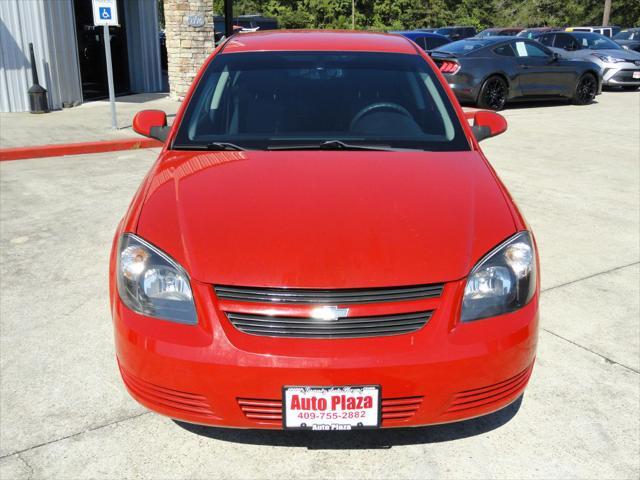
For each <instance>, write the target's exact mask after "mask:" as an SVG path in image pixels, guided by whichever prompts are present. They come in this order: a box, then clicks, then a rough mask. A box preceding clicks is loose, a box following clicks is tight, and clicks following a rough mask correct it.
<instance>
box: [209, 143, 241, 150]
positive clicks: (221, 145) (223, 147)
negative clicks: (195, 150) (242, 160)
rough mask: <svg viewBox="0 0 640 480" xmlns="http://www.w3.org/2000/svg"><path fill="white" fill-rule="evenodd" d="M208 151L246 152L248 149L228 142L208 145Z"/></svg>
mask: <svg viewBox="0 0 640 480" xmlns="http://www.w3.org/2000/svg"><path fill="white" fill-rule="evenodd" d="M207 150H246V148H243V147H241V146H240V145H236V144H235V143H228V142H212V143H208V144H207Z"/></svg>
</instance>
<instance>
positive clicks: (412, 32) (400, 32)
mask: <svg viewBox="0 0 640 480" xmlns="http://www.w3.org/2000/svg"><path fill="white" fill-rule="evenodd" d="M389 33H393V34H395V35H402V36H403V37H407V38H417V37H420V38H422V37H426V38H439V39H442V40H449V39H448V38H447V37H445V36H444V35H440V34H439V33H431V32H422V31H420V30H398V31H393V32H389Z"/></svg>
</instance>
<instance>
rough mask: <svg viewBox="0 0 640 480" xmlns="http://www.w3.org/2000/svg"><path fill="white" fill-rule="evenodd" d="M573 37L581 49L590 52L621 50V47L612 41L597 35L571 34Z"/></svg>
mask: <svg viewBox="0 0 640 480" xmlns="http://www.w3.org/2000/svg"><path fill="white" fill-rule="evenodd" d="M573 37H574V38H575V39H576V40H577V41H578V44H579V45H580V46H581V47H582V48H588V49H590V50H621V49H622V47H621V46H620V45H618V44H617V43H616V42H614V41H613V40H609V39H608V38H607V37H605V36H604V35H600V34H598V33H575V32H574V33H573Z"/></svg>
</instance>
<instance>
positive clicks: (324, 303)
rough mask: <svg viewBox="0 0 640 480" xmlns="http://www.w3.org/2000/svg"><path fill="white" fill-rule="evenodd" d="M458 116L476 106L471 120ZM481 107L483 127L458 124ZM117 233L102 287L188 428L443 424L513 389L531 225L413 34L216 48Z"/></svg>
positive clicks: (531, 259) (153, 399)
mask: <svg viewBox="0 0 640 480" xmlns="http://www.w3.org/2000/svg"><path fill="white" fill-rule="evenodd" d="M467 117H469V118H467ZM471 120H473V125H472V126H471V125H469V121H471ZM134 128H135V130H136V131H137V132H139V133H141V134H144V135H148V136H152V137H154V138H159V139H162V140H164V142H165V143H164V148H163V150H162V152H161V154H160V156H159V158H158V160H157V162H156V163H155V165H154V166H153V167H152V169H151V171H150V172H149V173H148V175H147V176H146V178H145V179H144V181H143V183H142V185H141V187H140V189H139V190H138V192H137V193H136V195H135V197H134V199H133V201H132V203H131V206H130V208H129V210H128V212H127V214H126V216H125V217H124V219H123V220H122V222H121V223H120V225H119V226H118V229H117V232H116V235H115V238H114V242H113V249H112V252H111V264H110V298H111V309H112V313H113V322H114V327H115V343H116V352H117V360H118V364H119V367H120V372H121V374H122V379H123V381H124V383H125V385H126V387H127V389H128V390H129V392H130V393H131V395H132V396H133V397H134V398H135V399H136V400H137V401H139V402H140V403H142V404H143V405H145V406H146V407H148V408H150V409H152V410H154V411H156V412H159V413H161V414H164V415H167V416H169V417H172V418H175V419H180V420H184V421H187V422H193V423H200V424H207V425H218V426H225V427H241V428H276V429H278V428H291V429H311V430H349V429H356V428H377V427H401V426H415V425H427V424H434V423H444V422H453V421H458V420H462V419H467V418H471V417H477V416H480V415H485V414H487V413H490V412H494V411H496V410H499V409H501V408H503V407H505V406H506V405H508V404H510V403H511V402H513V401H514V400H516V399H517V398H518V397H520V396H521V395H522V393H523V390H524V388H525V386H526V384H527V382H528V380H529V377H530V375H531V370H532V368H533V363H534V359H535V354H536V342H537V329H538V298H539V275H538V258H537V254H536V249H535V244H534V239H533V235H532V234H531V232H530V230H529V228H528V226H527V224H526V222H525V220H524V219H523V217H522V215H521V214H520V213H519V212H518V209H517V208H516V206H515V204H514V202H513V201H512V200H511V198H510V196H509V193H508V192H507V191H506V189H505V187H504V185H503V184H502V183H501V182H500V180H499V179H498V177H497V176H496V173H495V172H494V170H493V169H492V168H491V166H490V165H489V163H488V161H487V159H486V158H485V157H484V155H483V153H482V151H481V150H480V148H479V146H478V140H480V139H482V138H486V137H488V136H492V135H497V134H499V133H502V132H503V131H504V130H505V129H506V123H505V121H504V119H503V118H502V117H501V116H499V115H498V114H496V113H493V112H483V111H480V112H477V113H475V114H469V115H468V116H467V115H465V114H464V113H463V112H462V110H461V109H460V106H459V105H458V103H457V102H456V100H455V97H454V96H453V94H452V92H451V90H450V89H449V88H448V86H447V84H446V81H444V79H443V77H442V75H441V74H440V72H439V71H438V69H437V68H436V67H435V66H434V64H433V62H432V61H431V60H430V59H429V58H428V57H427V56H426V55H425V53H424V52H423V51H421V50H420V49H419V48H418V47H417V46H416V45H415V44H414V43H412V42H411V41H409V40H407V39H406V38H404V37H401V36H396V35H386V34H377V33H344V32H285V31H278V32H266V33H256V34H246V35H242V36H237V37H232V38H231V39H229V40H228V41H227V42H226V43H224V44H222V45H221V46H220V47H219V48H217V50H216V51H215V52H214V53H213V54H212V55H211V57H210V58H209V59H208V60H207V61H206V63H205V65H204V66H203V67H202V69H201V71H200V72H199V74H198V76H197V77H196V79H195V81H194V82H193V86H192V88H191V90H190V92H189V93H188V95H187V96H186V98H185V100H184V103H183V105H182V108H181V111H180V112H179V113H178V114H177V116H176V118H175V121H174V122H173V125H172V127H170V128H169V127H167V126H166V116H165V114H164V113H163V112H159V111H143V112H140V113H138V115H137V116H136V118H135V119H134Z"/></svg>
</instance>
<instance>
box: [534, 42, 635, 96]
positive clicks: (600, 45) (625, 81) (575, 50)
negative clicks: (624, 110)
mask: <svg viewBox="0 0 640 480" xmlns="http://www.w3.org/2000/svg"><path fill="white" fill-rule="evenodd" d="M535 39H536V40H537V41H538V42H540V43H542V44H543V45H546V46H547V47H550V48H551V49H552V50H554V51H556V52H558V53H560V55H562V56H563V57H564V58H568V59H570V60H582V61H585V60H586V61H589V62H593V63H595V64H596V65H598V67H600V70H601V73H602V81H603V85H604V86H605V87H622V88H623V89H625V90H636V89H637V88H640V53H638V52H634V51H631V50H627V49H624V48H622V47H621V46H620V45H618V44H617V43H616V42H614V41H613V40H611V39H609V38H607V37H605V36H604V35H600V34H598V33H588V32H549V33H543V34H540V35H538V36H537V37H535Z"/></svg>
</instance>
